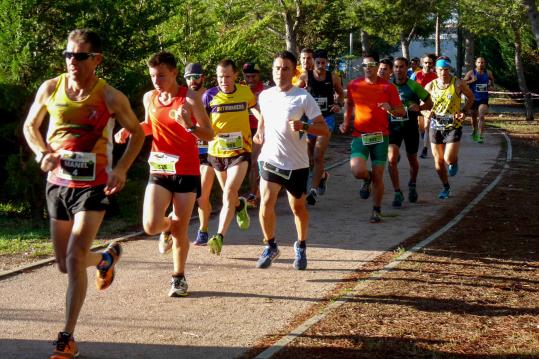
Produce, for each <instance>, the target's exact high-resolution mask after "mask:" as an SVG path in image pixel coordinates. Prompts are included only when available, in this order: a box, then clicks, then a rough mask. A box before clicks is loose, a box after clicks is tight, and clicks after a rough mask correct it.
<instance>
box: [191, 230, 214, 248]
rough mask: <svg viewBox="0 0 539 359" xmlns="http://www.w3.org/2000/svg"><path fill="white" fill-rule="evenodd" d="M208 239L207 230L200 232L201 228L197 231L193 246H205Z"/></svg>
mask: <svg viewBox="0 0 539 359" xmlns="http://www.w3.org/2000/svg"><path fill="white" fill-rule="evenodd" d="M208 239H210V235H209V234H208V232H202V231H201V230H198V231H197V239H195V241H194V242H193V244H194V245H195V246H205V245H207V244H208Z"/></svg>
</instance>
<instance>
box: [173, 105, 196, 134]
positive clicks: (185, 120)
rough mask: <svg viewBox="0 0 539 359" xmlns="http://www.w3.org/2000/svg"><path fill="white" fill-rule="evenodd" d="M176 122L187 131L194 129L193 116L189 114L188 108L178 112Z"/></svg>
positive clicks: (179, 109)
mask: <svg viewBox="0 0 539 359" xmlns="http://www.w3.org/2000/svg"><path fill="white" fill-rule="evenodd" d="M175 120H176V122H178V123H179V124H180V125H181V126H182V127H183V128H185V129H188V128H190V127H193V121H192V120H191V114H190V113H189V110H188V109H187V108H186V106H181V107H180V108H178V109H177V110H176V117H175Z"/></svg>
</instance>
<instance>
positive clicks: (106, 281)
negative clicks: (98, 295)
mask: <svg viewBox="0 0 539 359" xmlns="http://www.w3.org/2000/svg"><path fill="white" fill-rule="evenodd" d="M104 253H108V254H109V255H110V256H111V258H112V263H110V264H109V265H108V266H106V267H100V266H99V265H98V266H97V271H96V273H95V286H96V288H97V289H98V290H103V289H107V288H108V287H110V285H111V284H112V282H113V281H114V266H115V265H116V263H118V261H119V260H120V257H121V256H122V246H121V245H120V242H111V243H110V244H109V245H108V247H107V248H106V249H105V251H104Z"/></svg>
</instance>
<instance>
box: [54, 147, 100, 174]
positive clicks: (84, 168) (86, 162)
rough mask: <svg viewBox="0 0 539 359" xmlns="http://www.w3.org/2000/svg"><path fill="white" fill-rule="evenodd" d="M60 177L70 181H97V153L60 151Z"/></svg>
mask: <svg viewBox="0 0 539 359" xmlns="http://www.w3.org/2000/svg"><path fill="white" fill-rule="evenodd" d="M59 153H60V170H59V171H58V177H59V178H62V179H65V180H69V181H93V180H95V153H89V152H72V151H65V150H62V151H59Z"/></svg>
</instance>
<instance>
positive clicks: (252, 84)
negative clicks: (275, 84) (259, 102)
mask: <svg viewBox="0 0 539 359" xmlns="http://www.w3.org/2000/svg"><path fill="white" fill-rule="evenodd" d="M243 76H244V77H245V82H246V83H247V85H249V88H250V89H251V91H252V92H253V94H254V95H255V96H256V98H257V99H258V95H260V93H261V92H262V91H264V90H265V89H266V88H267V86H266V85H265V84H264V82H262V79H261V78H260V67H259V66H258V65H257V64H255V63H246V64H243ZM249 126H250V127H251V134H252V135H253V136H254V134H255V133H256V130H257V128H258V119H257V118H256V116H255V115H253V114H252V113H250V114H249ZM260 147H261V146H260V145H259V144H257V143H256V142H253V152H251V166H250V168H249V192H248V193H247V194H246V195H244V196H243V197H244V198H245V199H246V200H247V205H248V206H249V207H250V208H256V207H258V198H259V197H258V183H259V173H258V155H259V154H260Z"/></svg>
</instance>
